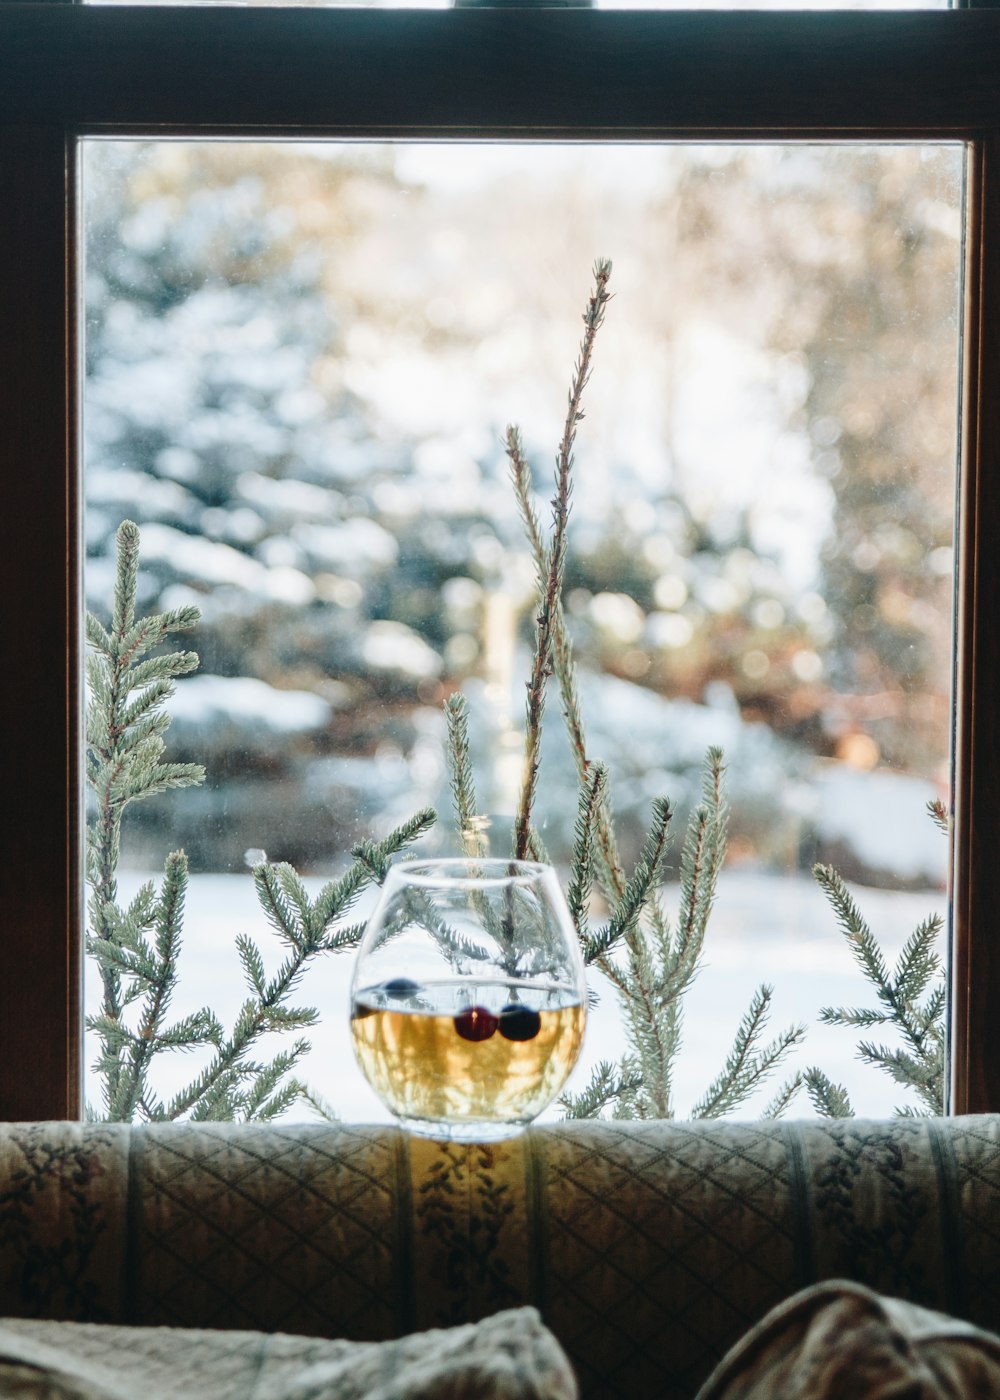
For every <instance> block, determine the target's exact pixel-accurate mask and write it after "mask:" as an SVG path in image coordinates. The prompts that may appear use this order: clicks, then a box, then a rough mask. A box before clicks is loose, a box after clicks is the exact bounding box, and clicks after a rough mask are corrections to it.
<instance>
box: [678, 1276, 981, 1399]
mask: <svg viewBox="0 0 1000 1400" xmlns="http://www.w3.org/2000/svg"><path fill="white" fill-rule="evenodd" d="M997 1395H1000V1337H996V1336H994V1335H993V1334H992V1333H990V1332H983V1331H981V1330H980V1329H979V1328H977V1327H973V1326H972V1325H971V1324H970V1323H967V1322H959V1321H956V1320H955V1319H954V1318H950V1317H944V1316H943V1315H942V1314H941V1313H935V1312H930V1311H928V1309H926V1308H919V1307H916V1306H915V1305H914V1304H913V1303H907V1302H904V1301H902V1300H901V1299H899V1298H880V1297H879V1296H878V1294H877V1293H873V1292H872V1291H871V1290H870V1289H867V1288H862V1287H861V1286H860V1284H856V1283H824V1284H818V1285H816V1286H815V1287H813V1288H807V1289H806V1290H805V1291H804V1292H802V1293H797V1294H796V1295H795V1297H794V1298H791V1299H790V1300H789V1301H788V1302H787V1303H782V1304H781V1306H780V1307H777V1308H775V1309H774V1310H773V1311H772V1312H770V1313H768V1315H767V1317H765V1318H764V1320H763V1321H762V1322H759V1323H758V1324H757V1326H756V1327H754V1328H751V1330H750V1332H749V1333H748V1334H747V1336H746V1337H744V1338H743V1339H742V1341H740V1342H738V1343H737V1345H736V1346H735V1347H734V1348H733V1349H732V1351H731V1352H730V1353H729V1355H728V1356H726V1357H725V1358H724V1359H723V1361H722V1363H721V1365H720V1366H719V1367H718V1368H717V1370H716V1371H715V1372H714V1373H713V1375H712V1376H711V1377H710V1378H709V1380H708V1381H707V1382H706V1383H705V1385H704V1386H703V1387H702V1389H701V1390H700V1391H699V1392H698V1400H774V1397H775V1396H781V1400H901V1397H903V1396H905V1397H906V1400H995V1397H996V1396H997Z"/></svg>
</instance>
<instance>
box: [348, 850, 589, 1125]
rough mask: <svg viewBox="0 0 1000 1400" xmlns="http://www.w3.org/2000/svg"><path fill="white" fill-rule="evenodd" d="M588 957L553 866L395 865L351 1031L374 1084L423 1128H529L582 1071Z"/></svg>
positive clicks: (405, 1118) (356, 985)
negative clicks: (580, 1058)
mask: <svg viewBox="0 0 1000 1400" xmlns="http://www.w3.org/2000/svg"><path fill="white" fill-rule="evenodd" d="M586 1002H587V996H586V987H585V982H584V971H583V960H582V958H581V956H580V949H579V945H578V942H577V937H576V931H575V930H574V928H573V923H572V920H571V919H570V916H569V910H568V909H567V907H566V901H565V900H564V898H563V894H562V890H561V889H560V887H559V882H558V880H557V878H556V874H555V871H554V870H552V868H551V867H550V866H547V865H538V864H535V863H533V862H530V861H518V860H491V859H485V858H484V859H452V860H413V861H405V862H403V863H402V864H400V865H397V866H394V867H393V868H392V869H391V870H390V871H389V874H388V876H387V878H386V881H385V885H384V887H383V889H382V896H381V899H380V900H379V903H378V906H377V908H376V909H375V912H374V913H373V914H372V917H371V919H370V921H369V923H368V927H367V929H366V931H365V936H364V939H363V940H362V943H361V947H360V948H359V950H358V957H357V962H356V964H355V968H354V980H353V983H352V986H351V1033H352V1039H353V1042H354V1052H355V1054H356V1055H357V1058H358V1063H359V1064H360V1066H361V1069H362V1071H363V1072H364V1075H365V1077H366V1078H367V1080H368V1082H369V1083H370V1084H371V1086H372V1088H373V1089H374V1090H375V1092H376V1093H377V1094H378V1096H379V1097H380V1098H381V1100H382V1102H383V1103H384V1104H385V1105H386V1106H387V1107H388V1108H389V1109H391V1111H392V1112H393V1113H394V1114H395V1115H396V1117H397V1118H399V1120H400V1121H401V1122H402V1123H403V1124H404V1126H406V1127H407V1128H410V1129H411V1130H412V1131H413V1132H415V1133H422V1134H425V1135H427V1136H432V1137H441V1138H451V1139H454V1140H457V1141H463V1142H470V1141H491V1140H494V1139H497V1138H504V1137H510V1136H512V1135H513V1134H515V1133H518V1132H520V1131H521V1129H522V1128H523V1127H524V1126H525V1124H527V1123H530V1122H531V1121H532V1119H533V1118H535V1117H537V1115H538V1114H539V1113H541V1111H542V1110H543V1109H544V1108H545V1107H546V1106H547V1105H548V1104H550V1103H551V1102H552V1100H553V1099H554V1098H555V1096H556V1094H558V1092H559V1090H560V1089H561V1088H562V1086H563V1084H565V1082H566V1079H567V1077H568V1076H569V1073H570V1071H571V1070H572V1068H573V1066H574V1065H575V1063H576V1060H577V1056H578V1055H579V1053H580V1046H581V1044H582V1042H583V1028H584V1021H585V1019H586Z"/></svg>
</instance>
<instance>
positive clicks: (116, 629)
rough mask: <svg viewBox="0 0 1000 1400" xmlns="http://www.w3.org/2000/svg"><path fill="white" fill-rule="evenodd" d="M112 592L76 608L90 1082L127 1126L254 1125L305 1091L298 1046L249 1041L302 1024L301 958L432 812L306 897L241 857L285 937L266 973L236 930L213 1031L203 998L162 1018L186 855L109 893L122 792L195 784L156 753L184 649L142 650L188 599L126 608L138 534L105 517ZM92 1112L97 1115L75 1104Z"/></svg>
mask: <svg viewBox="0 0 1000 1400" xmlns="http://www.w3.org/2000/svg"><path fill="white" fill-rule="evenodd" d="M117 544H118V556H117V569H116V579H115V593H114V601H113V608H112V617H111V627H110V630H108V629H107V628H105V627H104V625H103V624H102V623H101V622H100V621H99V620H98V619H97V618H95V617H93V616H88V618H87V640H88V643H89V645H90V648H91V651H90V655H89V656H88V661H87V677H88V686H89V692H90V697H89V703H88V708H87V775H88V781H89V784H90V786H91V788H92V789H93V792H94V809H93V815H92V818H91V820H90V822H89V823H88V832H87V835H88V843H87V878H88V882H89V884H90V888H91V897H90V902H89V915H90V923H89V929H88V934H87V940H86V949H87V953H88V955H89V956H90V957H91V958H93V960H94V962H95V963H96V965H97V968H98V971H99V974H100V977H101V985H102V998H101V1006H100V1010H99V1011H98V1012H97V1013H96V1014H94V1015H92V1016H89V1017H88V1018H87V1026H88V1029H89V1030H91V1031H93V1032H94V1033H95V1034H96V1035H97V1036H98V1038H99V1050H98V1056H97V1061H96V1065H95V1068H96V1070H97V1073H98V1074H99V1076H100V1078H101V1081H102V1098H103V1105H102V1106H103V1111H104V1116H105V1117H106V1118H108V1119H111V1120H113V1121H119V1122H128V1121H132V1120H134V1119H136V1118H143V1119H147V1120H150V1121H164V1120H168V1119H176V1118H181V1117H190V1118H191V1119H194V1120H209V1119H219V1120H227V1121H232V1120H241V1121H250V1120H253V1121H267V1120H269V1119H272V1118H275V1117H277V1116H278V1115H280V1114H281V1113H284V1112H285V1111H286V1110H287V1109H288V1108H289V1107H290V1106H291V1105H292V1104H293V1103H294V1102H295V1101H296V1100H297V1099H298V1098H300V1097H308V1098H309V1099H310V1101H312V1096H310V1095H308V1094H307V1091H306V1090H305V1088H304V1086H303V1085H302V1084H301V1083H300V1082H299V1081H298V1079H296V1078H295V1077H294V1075H293V1073H292V1071H293V1070H294V1069H295V1068H296V1066H297V1065H298V1063H299V1061H300V1060H301V1059H302V1057H303V1056H304V1055H305V1054H306V1052H307V1051H308V1049H309V1042H308V1041H307V1040H305V1039H303V1038H302V1037H299V1036H296V1038H295V1039H294V1040H293V1041H292V1042H291V1045H290V1046H286V1047H285V1048H283V1049H281V1050H279V1051H278V1052H277V1053H275V1054H274V1055H273V1056H271V1057H270V1058H267V1057H264V1058H261V1055H260V1052H261V1049H262V1042H263V1040H264V1038H265V1037H266V1036H268V1035H273V1034H275V1033H277V1034H281V1035H288V1034H293V1033H295V1032H298V1031H300V1030H302V1029H304V1028H307V1027H308V1026H310V1025H312V1024H314V1022H315V1021H316V1019H317V1012H316V1010H315V1009H314V1008H313V1007H303V1006H293V1005H291V1004H290V1002H289V999H290V997H291V995H292V993H293V992H294V991H295V990H296V989H297V987H298V986H299V984H300V982H301V979H302V976H303V974H304V972H305V970H306V967H307V965H308V964H309V963H310V961H312V960H313V959H315V958H316V957H318V956H320V955H322V954H324V953H331V952H338V951H340V950H341V949H344V948H352V947H354V946H356V944H357V943H358V941H359V940H360V938H361V935H362V933H363V931H364V928H363V925H362V924H360V923H355V924H348V923H345V922H344V920H345V919H346V917H347V915H348V913H349V911H350V909H351V907H352V906H353V904H354V903H355V901H356V900H357V898H358V895H359V894H360V893H361V892H362V890H364V889H365V888H366V886H369V885H371V884H373V883H381V882H382V880H384V878H385V875H386V872H387V870H388V868H389V864H390V863H391V861H392V859H393V857H394V856H395V855H397V854H398V853H399V852H400V851H401V850H402V849H403V848H404V847H405V846H407V845H409V844H410V843H411V842H412V841H414V840H416V839H417V838H418V837H419V836H421V835H422V834H423V833H424V832H425V831H426V830H427V829H428V827H429V826H430V825H431V824H432V823H433V821H434V820H435V816H434V813H433V812H431V811H430V810H424V811H421V812H418V813H416V815H415V816H413V817H412V818H410V820H409V821H407V822H404V823H403V824H402V825H401V826H399V827H398V828H397V829H396V830H395V831H393V832H391V833H390V834H389V835H388V836H387V837H386V838H385V839H384V840H383V841H364V842H362V843H360V844H359V845H358V846H357V847H356V848H355V850H354V852H353V855H354V861H353V864H352V865H351V866H350V868H349V869H348V870H347V871H346V873H345V874H344V875H342V876H340V877H339V878H338V879H336V880H331V881H329V882H328V883H327V884H326V885H324V886H323V888H322V889H321V890H320V891H319V893H318V894H317V895H316V897H315V898H310V896H309V894H308V891H307V890H306V887H305V885H304V884H303V882H302V880H301V878H300V877H299V875H298V874H297V873H296V871H295V870H294V869H293V868H292V867H291V866H290V865H285V864H279V865H268V864H266V863H265V864H262V865H258V866H255V867H254V871H253V879H254V884H255V886H256V892H257V899H258V903H259V904H260V907H261V909H262V911H263V914H264V917H265V919H266V920H267V922H268V923H269V924H270V926H271V928H272V929H273V931H274V932H275V933H276V934H277V936H278V938H279V940H280V942H281V943H282V944H283V946H284V950H285V951H284V957H283V959H282V961H281V962H280V964H279V966H278V968H277V970H276V971H275V972H274V973H273V974H272V975H270V976H269V975H268V974H267V972H266V970H265V965H264V959H263V957H262V955H261V951H260V948H259V947H258V946H257V944H256V943H255V942H254V941H253V939H251V938H250V937H249V936H248V935H246V934H240V935H239V936H238V937H237V939H236V952H237V956H238V958H239V961H240V964H241V966H242V969H243V975H244V979H245V981H246V984H247V991H248V996H247V998H246V1000H245V1001H244V1003H243V1006H242V1007H241V1009H240V1011H239V1013H238V1015H237V1018H236V1022H235V1024H234V1026H233V1029H232V1031H231V1032H230V1033H229V1034H228V1035H227V1034H226V1032H225V1030H224V1028H223V1026H222V1024H221V1023H220V1021H219V1019H218V1017H217V1016H216V1015H215V1014H214V1013H213V1012H212V1011H211V1010H210V1009H209V1008H208V1007H203V1008H202V1009H201V1010H199V1011H196V1012H194V1013H192V1014H190V1015H188V1016H184V1017H181V1018H180V1019H179V1020H176V1021H173V1022H170V1021H169V1020H168V1011H169V1007H170V1003H171V1000H172V998H173V996H174V993H175V992H176V990H177V985H178V980H179V960H180V952H181V941H182V930H183V920H184V902H185V897H186V893H187V883H188V863H187V858H186V857H185V855H184V852H183V851H174V852H173V853H172V854H170V855H169V856H168V857H167V859H166V863H165V866H164V874H163V881H162V883H161V886H160V888H159V890H157V889H156V887H155V885H154V884H153V883H152V882H147V883H145V884H143V885H142V886H141V887H140V889H139V890H138V891H137V893H136V894H135V895H134V896H133V898H132V900H131V902H130V903H129V904H128V905H127V906H123V905H121V904H120V902H119V899H118V885H117V872H118V861H119V857H120V852H121V827H122V815H123V813H124V811H125V809H126V808H127V807H128V805H129V803H131V802H135V801H138V800H140V799H142V798H146V797H152V796H155V795H156V794H158V793H161V792H165V791H167V790H169V789H171V788H178V787H185V786H189V785H191V784H197V783H200V782H202V781H203V779H204V769H203V768H202V767H201V765H200V764H192V763H169V762H166V761H165V760H164V758H163V753H164V742H163V735H164V734H165V732H166V730H167V728H168V726H169V724H170V716H169V713H168V712H167V710H166V708H165V706H166V703H167V701H169V699H170V697H171V696H172V695H173V693H174V681H175V680H176V679H177V678H178V677H179V676H183V675H187V674H188V673H190V672H191V671H193V670H194V669H195V668H196V667H197V665H198V658H197V656H196V655H195V653H194V652H190V651H186V652H165V653H162V654H151V653H155V652H156V649H157V648H159V647H161V646H163V645H164V644H166V643H168V642H169V640H170V638H171V637H172V636H173V634H174V633H176V632H180V631H186V630H189V629H190V628H192V627H193V626H194V625H195V624H196V622H197V620H198V611H197V609H196V608H181V609H177V610H174V611H172V612H166V613H160V614H156V615H154V616H151V617H144V618H138V619H137V618H136V616H135V603H136V582H137V576H138V567H139V531H138V528H137V527H136V526H135V525H134V524H133V523H132V522H131V521H124V522H123V523H122V525H121V526H120V527H119V530H118V536H117ZM198 1049H200V1050H203V1051H204V1050H207V1051H208V1052H209V1061H208V1063H207V1064H206V1065H205V1066H204V1067H203V1068H202V1069H201V1070H200V1071H199V1073H198V1074H197V1075H196V1076H195V1077H194V1078H193V1079H192V1080H191V1082H190V1083H189V1084H188V1085H187V1086H186V1087H185V1088H184V1089H182V1090H181V1091H180V1092H179V1093H177V1094H175V1095H174V1097H173V1098H172V1099H170V1100H169V1101H167V1102H163V1101H162V1100H161V1099H160V1097H159V1096H158V1095H157V1093H156V1091H155V1089H154V1087H153V1085H152V1082H151V1071H152V1069H153V1068H154V1064H155V1061H156V1058H157V1056H158V1055H160V1054H162V1053H165V1052H171V1051H176V1050H198ZM89 1112H90V1114H91V1116H97V1114H96V1110H95V1109H93V1108H91V1109H90V1110H89Z"/></svg>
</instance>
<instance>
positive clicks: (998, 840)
mask: <svg viewBox="0 0 1000 1400" xmlns="http://www.w3.org/2000/svg"><path fill="white" fill-rule="evenodd" d="M998 73H1000V11H998V10H996V9H990V8H982V9H966V10H952V11H931V12H917V11H911V12H899V11H896V12H881V13H880V12H872V11H868V12H848V11H841V12H826V13H815V12H814V13H806V12H784V13H766V12H752V11H741V12H729V13H723V12H718V11H715V12H712V11H708V12H700V13H694V12H661V13H650V12H648V11H634V12H626V11H615V12H602V11H589V10H576V9H552V10H524V9H495V10H477V9H459V10H452V11H415V10H400V11H395V12H393V11H366V10H353V9H347V10H345V9H329V10H324V9H312V8H309V9H266V8H242V7H236V6H233V7H231V8H227V7H221V6H220V7H218V8H212V7H192V8H182V7H175V6H159V5H157V6H150V7H147V8H142V7H137V6H119V5H109V6H104V7H102V6H97V5H94V6H85V5H75V4H68V3H33V4H21V3H9V0H0V199H2V203H0V329H2V334H0V445H2V447H0V463H2V468H3V497H2V504H0V600H2V603H0V606H2V608H3V627H2V631H0V637H2V639H3V648H4V667H3V671H4V696H5V698H4V702H3V708H2V714H3V718H4V730H3V743H2V744H0V791H2V792H3V794H4V798H5V802H4V809H5V817H4V831H5V835H4V852H3V855H4V859H3V861H2V863H0V870H2V889H0V910H2V940H3V941H2V958H3V961H2V974H0V1119H12V1118H14V1119H17V1118H22V1119H38V1118H64V1117H68V1118H73V1117H78V1116H79V1114H80V1108H81V1091H80V1057H81V1011H80V995H81V980H82V979H81V965H82V954H81V925H82V903H83V899H82V859H81V851H82V841H81V827H82V822H81V795H80V792H81V785H80V782H79V764H80V760H79V754H80V727H81V726H80V710H81V705H80V679H79V676H80V636H79V618H80V556H81V550H80V524H79V515H80V511H79V508H78V507H79V501H78V449H77V439H76V428H75V424H76V411H77V404H78V398H79V394H78V374H79V370H78V361H77V354H76V330H75V326H76V299H77V289H76V285H75V280H74V268H75V246H74V227H75V216H74V200H75V190H76V170H77V151H76V147H77V142H78V140H79V138H80V137H81V136H85V135H88V134H103V135H115V134H119V135H149V136H157V137H168V136H195V135H205V136H208V135H219V136H253V137H261V138H263V137H284V136H314V137H319V136H330V137H346V138H351V137H357V138H361V137H363V138H368V139H371V138H379V137H384V138H392V137H396V138H404V139H405V138H417V137H419V138H422V139H427V138H429V139H447V138H466V137H479V138H487V139H504V140H527V139H532V138H545V139H552V140H560V139H569V140H579V139H589V140H601V139H630V140H671V139H697V140H722V139H725V140H739V139H755V140H756V139H760V140H763V139H784V140H806V139H816V140H833V139H836V140H838V141H878V140H882V141H884V140H894V139H904V140H911V139H914V140H915V139H928V140H935V139H949V140H950V139H957V140H962V141H964V142H967V143H969V144H968V148H967V149H968V164H967V171H968V178H967V200H968V221H967V231H966V252H965V311H964V350H963V367H962V414H961V417H962V433H961V464H960V474H959V481H960V488H959V509H958V543H959V548H958V582H957V620H956V638H957V656H956V690H955V693H956V710H955V729H956V732H955V751H954V752H955V770H954V771H955V782H954V815H955V820H954V833H953V850H952V899H953V918H952V947H951V970H952V1002H951V1042H950V1043H951V1055H950V1079H951V1091H950V1108H951V1111H953V1112H959V1113H962V1112H985V1111H997V1110H1000V1036H998V1035H997V1034H996V1033H995V1030H994V1024H995V1021H994V1015H995V1013H996V1012H997V1011H998V1010H1000V934H998V933H997V931H996V929H995V922H996V915H997V911H998V909H1000V809H998V801H1000V741H998V736H1000V688H998V686H997V684H996V682H997V677H998V674H1000V672H998V666H997V662H998V650H1000V648H998V640H997V639H998V633H1000V626H998V620H1000V80H998V77H997V75H998Z"/></svg>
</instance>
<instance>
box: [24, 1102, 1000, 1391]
mask: <svg viewBox="0 0 1000 1400" xmlns="http://www.w3.org/2000/svg"><path fill="white" fill-rule="evenodd" d="M831 1278H848V1279H854V1280H856V1281H857V1282H859V1283H862V1284H865V1285H867V1286H868V1287H869V1288H871V1289H874V1290H875V1291H876V1292H879V1293H884V1294H892V1295H897V1296H899V1297H904V1298H909V1299H910V1300H911V1301H913V1302H917V1303H920V1304H922V1305H923V1306H925V1307H929V1308H934V1309H937V1310H939V1311H942V1312H947V1313H951V1314H954V1315H956V1316H958V1317H964V1318H967V1319H968V1320H970V1321H972V1322H974V1323H977V1324H979V1325H980V1326H982V1327H985V1328H987V1329H989V1330H991V1331H1000V1118H997V1117H982V1118H956V1119H951V1120H929V1119H895V1120H893V1121H891V1122H887V1123H866V1122H859V1121H856V1120H854V1119H847V1120H838V1121H816V1122H803V1123H792V1124H781V1123H756V1124H749V1123H748V1124H732V1123H672V1122H653V1123H631V1124H629V1123H610V1122H609V1123H566V1124H560V1125H557V1126H554V1127H547V1128H535V1129H532V1130H531V1131H529V1132H527V1133H525V1134H523V1135H522V1136H521V1137H519V1138H514V1139H511V1140H510V1141H507V1142H501V1143H494V1144H491V1145H489V1146H486V1145H476V1146H471V1147H466V1146H457V1145H455V1144H448V1143H436V1142H431V1141H427V1140H424V1139H419V1138H410V1137H408V1136H407V1135H406V1134H405V1133H402V1132H400V1131H398V1130H396V1129H394V1128H373V1127H367V1128H363V1127H362V1128H359V1127H348V1126H341V1125H325V1124H324V1125H307V1126H301V1125H291V1126H282V1125H274V1126H268V1127H264V1126H259V1127H258V1126H251V1127H243V1126H234V1125H226V1124H201V1123H199V1124H178V1125H169V1126H162V1127H159V1126H157V1127H146V1128H139V1127H136V1128H131V1129H130V1128H128V1127H113V1126H108V1125H103V1124H94V1125H81V1124H27V1125H17V1124H12V1125H0V1313H9V1314H12V1315H16V1316H20V1317H38V1318H42V1317H51V1318H68V1319H72V1320H77V1321H87V1322H102V1321H104V1322H114V1323H133V1324H140V1323H141V1324H143V1325H153V1326H175V1327H177V1326H183V1327H198V1328H205V1327H212V1328H240V1329H254V1330H263V1331H286V1332H298V1333H305V1334H309V1335H313V1336H317V1337H347V1338H351V1339H354V1340H357V1341H378V1340H383V1339H386V1338H390V1337H396V1336H401V1335H403V1334H405V1333H408V1332H412V1331H414V1330H415V1329H419V1328H428V1327H449V1326H452V1325H455V1324H457V1323H462V1322H470V1321H476V1320H478V1319H480V1318H483V1317H486V1316H488V1315H490V1314H492V1313H495V1312H497V1311H500V1310H502V1309H506V1308H516V1307H520V1306H523V1305H525V1304H533V1305H535V1306H536V1307H538V1308H539V1309H540V1310H541V1313H542V1316H543V1318H544V1319H545V1321H546V1323H547V1324H548V1325H549V1326H550V1327H551V1329H552V1330H553V1332H554V1333H555V1335H556V1336H557V1337H558V1338H559V1340H560V1342H561V1343H562V1345H563V1346H564V1348H565V1349H566V1351H567V1353H568V1355H569V1357H570V1359H571V1361H572V1362H573V1365H574V1366H575V1368H576V1370H577V1374H578V1376H579V1378H580V1384H581V1391H582V1393H583V1394H584V1395H585V1396H587V1397H600V1400H605V1397H606V1398H607V1400H617V1397H622V1400H624V1398H625V1397H628V1400H633V1398H634V1397H635V1396H636V1395H656V1396H657V1397H664V1400H674V1398H675V1397H676V1400H682V1398H683V1400H690V1397H691V1396H693V1395H694V1394H695V1393H696V1392H697V1390H698V1387H699V1386H700V1385H701V1384H702V1383H703V1382H704V1380H705V1377H706V1376H707V1375H708V1374H709V1372H710V1371H711V1370H712V1368H713V1366H715V1365H716V1364H717V1362H718V1361H719V1360H720V1358H721V1357H722V1356H723V1355H724V1354H725V1352H726V1351H727V1350H728V1349H729V1348H730V1347H731V1346H732V1345H733V1344H734V1343H735V1342H736V1341H737V1340H738V1339H739V1338H740V1337H741V1336H743V1334H744V1333H745V1332H746V1331H747V1329H748V1328H750V1327H752V1326H753V1325H754V1324H755V1323H756V1322H758V1321H759V1320H760V1318H761V1317H763V1315H764V1314H765V1313H766V1312H767V1311H768V1310H769V1309H770V1308H772V1307H774V1306H776V1305H777V1304H779V1303H780V1302H782V1301H783V1300H784V1299H786V1298H788V1297H789V1295H791V1294H792V1293H795V1292H797V1291H798V1290H799V1289H801V1288H804V1287H806V1286H808V1285H810V1284H812V1283H815V1282H818V1281H821V1280H823V1279H831Z"/></svg>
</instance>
